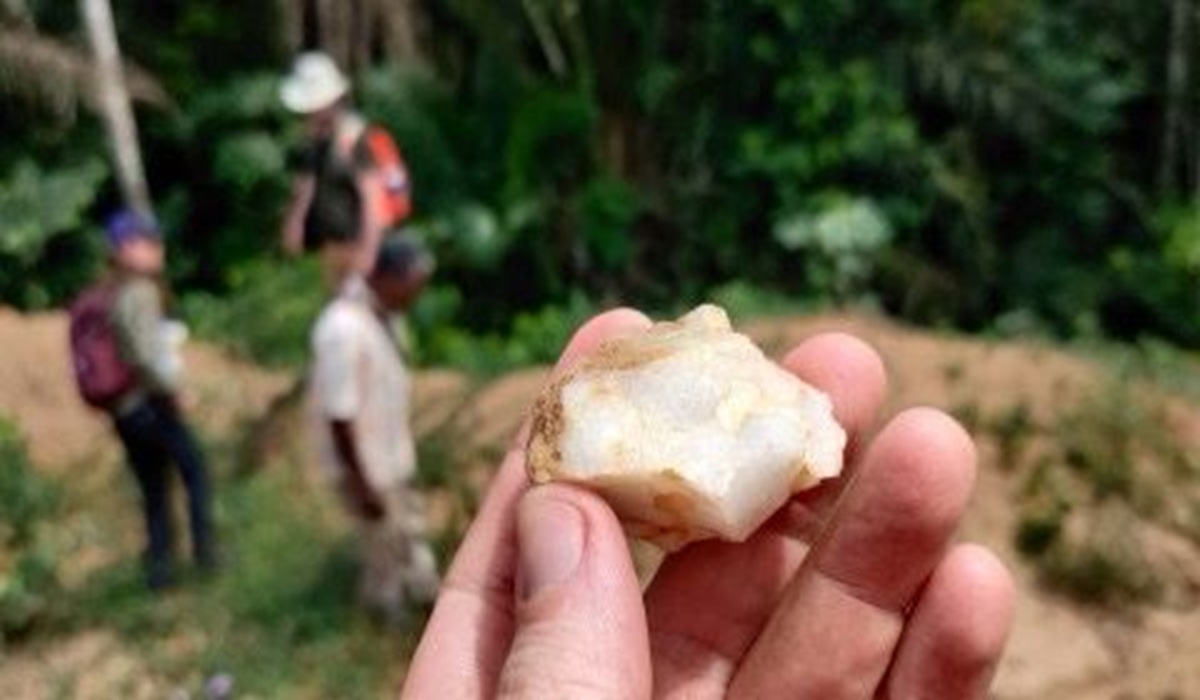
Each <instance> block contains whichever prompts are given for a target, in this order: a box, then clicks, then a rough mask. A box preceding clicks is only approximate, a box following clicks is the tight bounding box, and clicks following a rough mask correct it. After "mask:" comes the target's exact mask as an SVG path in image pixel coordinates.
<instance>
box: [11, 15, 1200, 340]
mask: <svg viewBox="0 0 1200 700" xmlns="http://www.w3.org/2000/svg"><path fill="white" fill-rule="evenodd" d="M112 6H113V11H114V13H115V16H116V20H117V27H118V34H119V38H120V41H121V44H122V50H123V52H124V54H125V59H126V61H127V64H128V74H129V76H130V85H131V90H132V91H133V93H134V97H135V100H136V104H137V115H138V120H139V127H140V131H141V142H142V147H143V149H144V153H145V160H146V164H147V173H148V177H149V180H150V189H151V192H152V195H153V199H154V201H155V204H156V208H157V211H158V214H159V216H160V218H161V219H162V220H163V221H164V223H165V226H166V228H167V230H168V231H169V241H170V247H171V253H172V269H171V275H172V282H173V284H174V287H175V289H176V291H177V292H178V294H179V295H180V297H181V298H182V299H183V302H184V303H183V307H182V308H183V309H184V310H185V311H186V312H187V313H189V314H190V315H192V316H194V318H193V320H194V321H195V322H196V323H197V324H198V325H199V326H200V327H201V329H202V330H203V329H205V328H210V329H213V328H218V329H219V328H220V327H221V326H223V325H228V324H230V323H236V322H237V319H239V318H242V317H248V318H263V316H264V314H263V311H264V310H265V309H271V310H272V312H271V313H268V314H266V316H268V317H270V320H269V322H266V323H265V325H266V326H268V327H267V328H262V329H259V328H256V329H255V330H254V332H257V333H260V334H263V335H264V336H270V337H274V336H272V335H271V334H272V333H273V332H274V330H277V329H273V327H271V326H272V324H277V325H278V324H282V325H287V324H289V323H290V324H292V325H297V323H296V322H297V321H298V320H300V319H305V318H307V317H308V313H309V312H310V310H311V308H312V306H313V304H314V303H315V302H314V301H313V297H312V296H311V294H308V292H307V290H309V289H310V288H311V287H312V286H313V284H314V283H313V280H314V277H313V273H312V270H311V267H306V266H303V265H300V266H297V265H290V264H282V261H283V258H282V257H281V256H280V255H279V253H278V251H277V244H276V243H277V234H276V232H277V230H278V222H279V217H280V214H281V210H282V207H283V203H284V199H285V197H286V188H287V182H288V174H287V168H286V162H287V158H286V154H287V151H288V148H289V145H290V144H291V143H294V139H295V136H296V133H295V132H296V126H297V125H296V124H295V123H294V122H293V120H291V119H289V118H288V116H287V115H286V114H284V113H283V110H282V108H281V106H280V104H279V103H278V98H277V88H278V81H279V77H280V75H281V74H282V72H283V71H284V70H285V69H286V67H287V65H288V63H289V62H290V59H291V57H292V56H293V55H294V54H295V53H296V52H297V51H298V50H301V49H304V48H312V47H318V46H319V47H322V48H324V49H326V50H328V51H330V52H331V53H333V54H334V55H335V56H337V57H338V59H339V60H340V61H341V62H342V64H343V65H344V66H346V67H347V68H348V69H349V70H351V71H352V72H353V73H354V75H355V78H356V91H355V96H356V101H357V103H358V105H359V106H360V107H361V108H362V109H363V110H364V111H365V112H366V113H367V114H368V115H370V116H371V117H372V118H375V119H377V120H379V121H381V122H382V123H384V124H386V125H387V126H389V127H390V128H391V129H392V130H393V131H394V133H395V134H396V137H397V139H398V141H399V142H400V144H401V147H402V149H403V151H404V154H405V156H406V158H407V159H408V161H409V164H410V166H411V168H412V171H413V177H414V182H415V188H416V189H415V196H416V205H417V216H416V218H415V220H414V222H413V226H414V228H415V229H416V230H418V231H419V232H420V233H421V235H423V236H424V237H425V238H426V240H427V241H428V242H429V243H430V245H431V246H432V247H433V248H434V250H435V251H436V252H437V254H438V257H439V259H440V269H439V277H438V283H437V285H436V287H435V288H434V290H433V291H432V293H430V294H428V295H427V296H426V298H425V300H424V301H423V304H422V307H421V309H420V310H419V313H418V314H417V316H418V320H419V321H420V325H421V328H422V329H424V331H425V336H426V340H427V341H428V342H427V343H426V344H425V346H424V347H425V348H426V350H427V352H428V356H429V357H431V358H441V359H444V358H445V357H448V356H449V357H453V356H455V354H456V352H460V351H464V348H467V347H474V345H473V343H472V342H471V341H469V340H467V339H468V338H477V337H487V336H489V334H502V335H506V334H511V333H517V334H521V333H524V334H526V335H535V336H536V335H538V334H540V333H542V331H544V330H546V329H547V328H557V327H559V326H560V325H562V324H561V323H559V321H561V320H562V319H563V318H566V319H568V320H570V319H573V318H577V317H579V316H582V315H583V314H585V313H587V311H588V310H589V309H591V308H594V307H595V306H597V305H604V304H611V303H617V302H620V303H630V304H636V305H639V306H644V307H648V308H650V309H656V310H673V309H675V308H676V307H678V306H682V305H686V304H690V303H693V302H696V301H699V300H701V299H704V298H716V299H718V300H722V301H726V302H727V303H729V304H731V305H734V306H736V305H737V304H739V303H741V304H744V305H753V306H755V307H756V308H757V309H760V310H761V309H763V308H771V307H773V305H776V304H785V305H786V304H793V305H797V304H798V305H801V307H803V306H810V305H811V306H818V305H828V304H860V303H863V304H871V305H874V306H877V307H879V308H882V309H884V310H886V311H887V312H889V313H891V314H894V315H897V316H899V317H902V318H905V319H909V320H912V321H916V322H920V323H928V324H937V325H941V326H952V327H956V328H961V329H965V330H971V331H979V330H999V331H1007V330H1017V331H1035V332H1045V333H1052V334H1056V335H1063V336H1076V335H1087V336H1094V335H1105V336H1111V337H1116V338H1121V339H1132V338H1136V337H1140V336H1144V335H1152V336H1156V337H1160V338H1165V339H1167V340H1170V341H1173V342H1176V343H1181V344H1190V343H1195V342H1197V341H1198V340H1200V317H1198V315H1197V314H1196V309H1197V303H1196V302H1197V291H1196V290H1197V284H1196V282H1197V275H1198V274H1200V207H1198V202H1200V177H1198V175H1200V149H1198V148H1197V144H1200V133H1198V131H1197V127H1198V126H1200V119H1198V118H1200V105H1198V104H1197V99H1196V98H1197V95H1198V92H1197V78H1198V75H1200V71H1197V70H1195V67H1196V63H1197V58H1198V53H1197V43H1196V34H1197V31H1196V30H1197V15H1196V9H1197V8H1196V7H1195V4H1194V3H1193V2H1192V1H1191V0H1163V1H1162V2H1154V3H1129V2H1119V1H1117V0H1090V1H1087V2H1085V1H1083V0H1060V1H1058V2H1048V1H1046V0H882V1H880V2H873V3H866V2H851V1H850V0H806V1H804V2H801V1H799V0H747V1H745V2H734V1H732V0H688V1H684V0H668V1H665V2H652V1H650V0H622V1H620V2H617V1H615V0H583V1H580V0H523V1H521V2H518V1H517V0H500V1H495V0H486V1H483V0H409V1H407V2H388V1H387V0H355V1H353V2H341V3H337V2H322V1H320V0H308V1H306V2H304V1H299V0H278V1H277V2H274V3H226V2H217V1H216V0H189V1H188V2H180V1H172V2H160V1H158V0H155V1H153V2H152V1H151V0H113V2H112ZM77 14H78V8H77V7H75V4H74V3H60V2H50V1H49V0H8V1H7V2H5V3H3V4H0V132H2V133H3V134H4V138H3V139H0V298H2V299H3V300H4V302H5V303H8V304H11V305H16V306H19V307H23V308H42V307H48V306H53V305H56V304H60V303H61V302H63V301H64V300H65V299H67V298H68V297H69V295H70V294H72V293H73V292H74V291H75V290H77V289H78V288H79V287H80V286H81V285H82V284H83V283H84V282H85V280H86V279H87V278H88V277H89V275H90V274H91V273H92V272H93V271H94V269H95V268H96V266H97V265H98V263H99V261H100V255H101V250H100V246H99V241H98V235H97V234H96V230H97V222H98V221H100V220H101V218H102V216H103V215H104V213H106V212H107V211H108V210H110V209H111V208H112V207H114V206H115V205H116V204H117V202H118V199H117V191H116V188H115V185H114V183H113V177H112V174H111V171H110V166H109V164H108V163H109V160H108V151H107V145H106V140H105V134H104V131H103V129H102V128H101V126H100V123H99V121H98V120H97V119H96V118H95V117H94V114H93V109H92V104H93V101H94V100H93V99H92V96H91V94H90V92H89V81H88V78H87V76H88V72H87V71H88V69H87V66H88V57H87V51H86V43H85V42H84V41H83V37H82V29H81V27H80V22H79V20H78V18H77ZM306 294H308V296H305V295H306ZM297 300H301V301H297ZM239 304H240V306H239ZM251 335H253V333H251ZM497 337H498V336H497ZM242 340H243V341H244V342H247V343H249V347H247V348H246V349H248V350H249V351H251V353H252V354H253V353H254V352H255V345H254V340H253V339H250V340H246V339H245V338H242ZM262 340H263V342H262V343H260V346H264V347H274V348H275V349H278V347H279V343H272V342H267V341H266V339H265V337H264V338H263V339H262ZM492 340H493V341H494V342H493V343H492V345H488V346H485V347H487V348H488V349H489V351H491V352H499V353H501V354H503V353H504V352H505V348H504V347H503V343H502V342H501V341H498V340H496V339H495V337H493V338H492ZM553 347H557V346H556V345H555V346H553ZM259 350H260V352H259V354H260V355H263V354H264V352H262V351H261V347H260V348H259ZM265 355H266V357H264V358H263V359H268V360H269V359H281V358H279V357H272V356H271V353H270V352H269V351H268V352H265ZM282 359H287V358H282ZM513 359H524V358H513Z"/></svg>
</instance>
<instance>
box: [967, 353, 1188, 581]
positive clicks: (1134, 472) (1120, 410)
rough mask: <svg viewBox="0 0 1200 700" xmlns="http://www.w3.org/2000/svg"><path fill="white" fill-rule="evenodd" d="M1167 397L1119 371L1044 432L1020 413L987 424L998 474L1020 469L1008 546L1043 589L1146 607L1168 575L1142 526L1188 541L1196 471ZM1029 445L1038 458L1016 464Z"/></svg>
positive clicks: (1148, 384) (1151, 385)
mask: <svg viewBox="0 0 1200 700" xmlns="http://www.w3.org/2000/svg"><path fill="white" fill-rule="evenodd" d="M1165 396H1166V394H1164V393H1162V392H1161V391H1160V390H1159V389H1158V388H1156V387H1155V386H1154V385H1153V384H1152V383H1150V382H1148V381H1146V380H1144V379H1143V380H1134V379H1131V378H1130V377H1129V376H1128V375H1127V374H1123V373H1118V374H1117V375H1116V376H1115V377H1114V378H1113V379H1112V380H1111V381H1110V382H1108V383H1107V384H1105V385H1103V386H1100V387H1098V388H1097V389H1095V390H1094V391H1093V392H1092V393H1090V394H1089V395H1086V396H1084V397H1083V398H1081V399H1080V400H1079V401H1078V402H1077V403H1076V404H1075V406H1074V407H1072V408H1071V409H1070V410H1068V411H1066V412H1065V413H1063V414H1061V415H1060V416H1059V417H1058V418H1057V419H1055V420H1054V421H1053V422H1052V423H1051V424H1050V425H1048V426H1045V427H1040V426H1038V425H1035V424H1034V422H1033V421H1032V420H1030V418H1029V415H1028V412H1026V411H1018V410H1013V411H1010V412H1008V413H1006V414H1003V415H1001V416H998V417H997V418H995V419H993V420H991V421H988V430H989V432H990V435H991V436H992V437H993V439H995V440H996V441H997V445H998V451H999V453H1000V459H1001V462H1002V464H1003V465H1004V467H1005V468H1006V469H1009V470H1014V471H1015V470H1020V469H1025V470H1027V471H1026V473H1025V476H1024V480H1023V484H1022V489H1021V493H1020V499H1021V500H1020V503H1019V514H1018V525H1017V528H1016V532H1015V533H1014V538H1015V544H1016V546H1017V549H1018V551H1020V552H1021V554H1022V555H1024V556H1025V557H1027V558H1028V559H1029V560H1030V561H1031V562H1032V563H1033V564H1034V566H1035V568H1036V570H1037V571H1038V574H1039V576H1040V577H1041V579H1042V580H1043V581H1044V582H1045V583H1046V584H1047V585H1048V586H1049V587H1050V588H1052V589H1054V590H1057V591H1060V592H1062V593H1063V594H1065V595H1067V596H1069V597H1071V598H1073V599H1076V600H1079V601H1082V602H1085V603H1090V604H1098V605H1111V604H1116V603H1125V602H1139V601H1141V602H1145V601H1153V600H1155V599H1157V598H1158V597H1159V596H1160V594H1161V593H1162V591H1163V589H1164V587H1165V586H1167V585H1169V584H1170V580H1168V578H1167V577H1170V576H1171V575H1172V573H1171V572H1163V571H1156V570H1155V569H1154V568H1153V567H1152V566H1150V565H1149V563H1148V562H1147V561H1146V560H1145V558H1144V557H1143V556H1142V554H1141V551H1142V543H1141V541H1140V539H1139V538H1140V537H1141V536H1142V532H1143V530H1144V528H1142V527H1141V526H1140V525H1141V523H1142V522H1143V521H1148V522H1152V523H1156V524H1158V525H1160V526H1163V527H1165V528H1168V529H1170V530H1173V531H1175V532H1178V533H1181V534H1183V535H1185V536H1189V537H1192V538H1193V539H1196V532H1197V531H1196V529H1195V527H1194V520H1195V517H1196V515H1195V514H1196V513H1200V471H1198V470H1197V469H1196V468H1195V466H1194V459H1195V458H1194V457H1192V456H1191V455H1189V454H1188V453H1187V451H1186V448H1185V447H1183V446H1181V445H1180V443H1179V441H1178V439H1177V438H1176V436H1175V435H1174V434H1173V432H1172V427H1171V422H1170V420H1169V419H1168V416H1167V414H1166V409H1165ZM1033 440H1037V441H1038V443H1039V446H1040V447H1041V448H1042V449H1041V450H1040V452H1039V455H1040V457H1039V459H1038V461H1037V462H1036V463H1035V464H1032V465H1028V464H1024V462H1025V461H1027V460H1026V458H1025V455H1026V454H1027V453H1028V452H1029V450H1028V446H1029V445H1030V444H1032V441H1033ZM1197 541H1200V540H1197Z"/></svg>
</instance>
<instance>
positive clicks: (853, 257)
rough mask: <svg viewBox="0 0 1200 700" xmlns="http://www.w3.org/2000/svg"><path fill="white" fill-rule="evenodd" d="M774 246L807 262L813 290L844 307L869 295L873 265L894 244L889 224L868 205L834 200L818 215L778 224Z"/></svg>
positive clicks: (862, 201)
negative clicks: (867, 292) (775, 244)
mask: <svg viewBox="0 0 1200 700" xmlns="http://www.w3.org/2000/svg"><path fill="white" fill-rule="evenodd" d="M773 234H774V236H775V240H776V241H777V242H778V243H779V244H780V245H781V246H783V248H784V249H786V250H788V251H789V252H792V253H796V254H798V255H799V257H800V258H801V259H802V260H803V261H804V266H805V269H806V270H807V272H808V275H807V276H808V278H809V280H810V285H811V286H812V287H813V289H814V290H815V291H816V292H817V293H819V294H821V295H822V296H824V297H826V298H830V299H833V300H836V301H841V302H846V301H850V300H853V299H855V298H858V297H860V296H862V295H863V294H864V293H865V292H866V283H867V282H868V280H869V276H870V274H871V271H872V268H873V266H874V261H875V260H876V259H877V258H878V257H879V254H880V251H881V250H882V249H883V248H884V247H885V246H886V245H887V244H888V243H889V242H890V241H891V238H892V230H891V226H890V225H889V224H888V221H887V219H886V218H885V217H884V216H883V214H882V213H881V212H880V211H879V209H878V207H876V206H875V205H874V204H873V203H872V202H871V201H870V200H866V199H853V200H845V199H843V198H831V201H829V202H828V203H826V205H825V206H824V207H823V208H822V209H821V210H820V211H818V212H817V213H815V214H799V215H794V216H790V217H787V218H784V219H782V220H780V221H778V222H776V224H775V227H774V231H773Z"/></svg>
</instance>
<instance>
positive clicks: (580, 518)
mask: <svg viewBox="0 0 1200 700" xmlns="http://www.w3.org/2000/svg"><path fill="white" fill-rule="evenodd" d="M517 534H518V537H517V539H518V542H519V550H520V553H519V558H518V561H519V562H520V567H519V571H518V577H517V596H518V603H517V606H516V612H517V618H516V620H517V626H516V632H515V635H514V637H513V642H512V647H511V651H510V652H509V656H508V661H507V663H506V664H505V667H504V670H503V672H502V674H501V677H500V695H501V696H502V697H508V698H546V697H567V696H569V697H572V698H640V697H648V696H649V694H650V664H649V658H650V655H649V649H648V643H647V641H646V620H645V615H644V614H643V612H642V592H641V587H640V585H639V584H638V579H637V575H636V573H635V572H634V570H633V565H632V561H631V559H630V557H629V550H628V548H627V545H626V543H625V536H624V534H623V533H622V531H621V526H620V524H619V523H618V522H617V519H616V517H615V516H614V515H613V513H612V511H611V510H610V509H609V507H608V506H607V505H606V504H605V503H604V502H603V501H602V500H601V499H600V498H599V497H597V496H595V495H594V494H591V493H589V492H587V491H583V490H581V489H577V488H572V487H568V486H560V485H548V486H540V487H537V488H535V489H533V490H531V491H528V492H527V493H526V494H525V496H524V497H523V498H522V500H521V504H520V507H519V510H518V516H517Z"/></svg>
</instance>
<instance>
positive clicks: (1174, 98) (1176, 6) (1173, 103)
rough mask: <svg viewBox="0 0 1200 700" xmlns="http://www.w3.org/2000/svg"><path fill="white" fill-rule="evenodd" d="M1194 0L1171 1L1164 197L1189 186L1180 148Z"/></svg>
mask: <svg viewBox="0 0 1200 700" xmlns="http://www.w3.org/2000/svg"><path fill="white" fill-rule="evenodd" d="M1190 6H1191V0H1171V20H1170V21H1171V25H1170V32H1171V36H1170V40H1169V41H1168V42H1167V93H1166V105H1165V108H1164V118H1163V138H1162V154H1161V156H1160V158H1159V171H1158V186H1159V192H1160V194H1161V195H1163V196H1171V195H1173V194H1177V193H1178V192H1180V191H1182V190H1183V189H1184V187H1185V186H1186V183H1185V182H1181V178H1180V175H1181V173H1180V170H1181V167H1180V165H1181V164H1186V165H1184V167H1187V166H1188V165H1190V163H1187V160H1185V159H1184V158H1183V157H1181V156H1183V155H1185V154H1181V153H1180V149H1182V148H1184V147H1185V145H1186V144H1187V140H1186V138H1185V137H1186V133H1185V132H1186V129H1187V97H1188V94H1187V93H1188V73H1189V69H1190V65H1189V63H1190V62H1189V60H1188V59H1189V56H1188V52H1189V50H1190V44H1191V25H1192V18H1191V12H1190V10H1191V7H1190Z"/></svg>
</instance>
